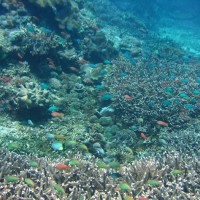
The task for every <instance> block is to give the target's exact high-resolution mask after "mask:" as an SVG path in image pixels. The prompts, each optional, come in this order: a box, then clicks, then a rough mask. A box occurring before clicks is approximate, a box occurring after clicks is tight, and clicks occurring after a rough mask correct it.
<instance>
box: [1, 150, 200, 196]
mask: <svg viewBox="0 0 200 200" xmlns="http://www.w3.org/2000/svg"><path fill="white" fill-rule="evenodd" d="M0 154H1V156H0V159H1V162H0V166H1V177H0V178H1V180H2V181H1V182H2V183H1V186H0V191H1V194H0V198H1V199H2V200H4V199H10V198H36V199H38V198H53V199H55V198H56V199H69V200H70V199H81V198H83V199H102V198H103V199H125V197H126V196H130V197H132V198H136V199H139V198H140V197H141V196H145V197H147V198H149V199H163V200H165V199H166V200H167V199H174V198H176V199H191V198H194V199H198V198H199V197H200V193H199V181H200V180H199V175H198V174H199V165H200V163H199V161H198V159H197V158H195V157H191V156H188V155H180V154H177V153H175V152H172V153H170V154H169V153H167V152H166V153H165V154H164V156H162V157H161V156H160V157H159V158H158V160H156V159H155V158H144V159H142V160H139V161H134V162H133V163H131V164H126V165H124V166H118V165H117V163H115V164H114V163H113V164H112V165H110V167H108V168H107V165H106V164H103V163H100V162H99V161H98V160H96V161H95V160H94V158H89V159H84V158H82V155H81V154H77V155H74V156H73V157H72V155H71V154H72V152H71V153H69V154H68V156H69V155H71V157H70V159H69V158H65V159H64V160H63V159H61V158H58V159H57V160H54V161H53V162H52V161H51V160H49V159H47V158H37V157H36V156H26V155H17V154H15V153H12V152H4V151H2V150H1V151H0ZM62 162H64V163H63V164H62V165H61V164H59V165H58V163H62ZM62 166H63V169H62V168H61V167H62ZM65 166H70V167H66V168H67V170H65V168H64V167H65ZM114 166H115V167H117V166H118V167H117V168H116V169H114ZM58 167H59V168H61V169H57V168H58ZM102 167H103V168H102Z"/></svg>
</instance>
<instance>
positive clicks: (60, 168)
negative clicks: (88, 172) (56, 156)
mask: <svg viewBox="0 0 200 200" xmlns="http://www.w3.org/2000/svg"><path fill="white" fill-rule="evenodd" d="M55 168H56V169H59V170H69V169H70V168H71V167H70V166H68V165H65V164H56V165H55Z"/></svg>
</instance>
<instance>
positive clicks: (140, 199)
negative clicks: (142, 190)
mask: <svg viewBox="0 0 200 200" xmlns="http://www.w3.org/2000/svg"><path fill="white" fill-rule="evenodd" d="M138 200H149V198H147V197H139V199H138Z"/></svg>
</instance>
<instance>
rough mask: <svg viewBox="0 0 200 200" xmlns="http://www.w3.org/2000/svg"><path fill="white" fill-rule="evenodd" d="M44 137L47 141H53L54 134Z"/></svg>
mask: <svg viewBox="0 0 200 200" xmlns="http://www.w3.org/2000/svg"><path fill="white" fill-rule="evenodd" d="M45 137H46V139H47V140H53V139H55V135H54V134H51V133H47V134H46V135H45Z"/></svg>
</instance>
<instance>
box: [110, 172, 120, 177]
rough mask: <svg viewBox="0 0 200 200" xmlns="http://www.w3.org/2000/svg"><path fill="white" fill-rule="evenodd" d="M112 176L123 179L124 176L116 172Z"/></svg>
mask: <svg viewBox="0 0 200 200" xmlns="http://www.w3.org/2000/svg"><path fill="white" fill-rule="evenodd" d="M110 176H111V177H112V178H121V177H122V174H120V173H118V172H114V173H112V174H110Z"/></svg>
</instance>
